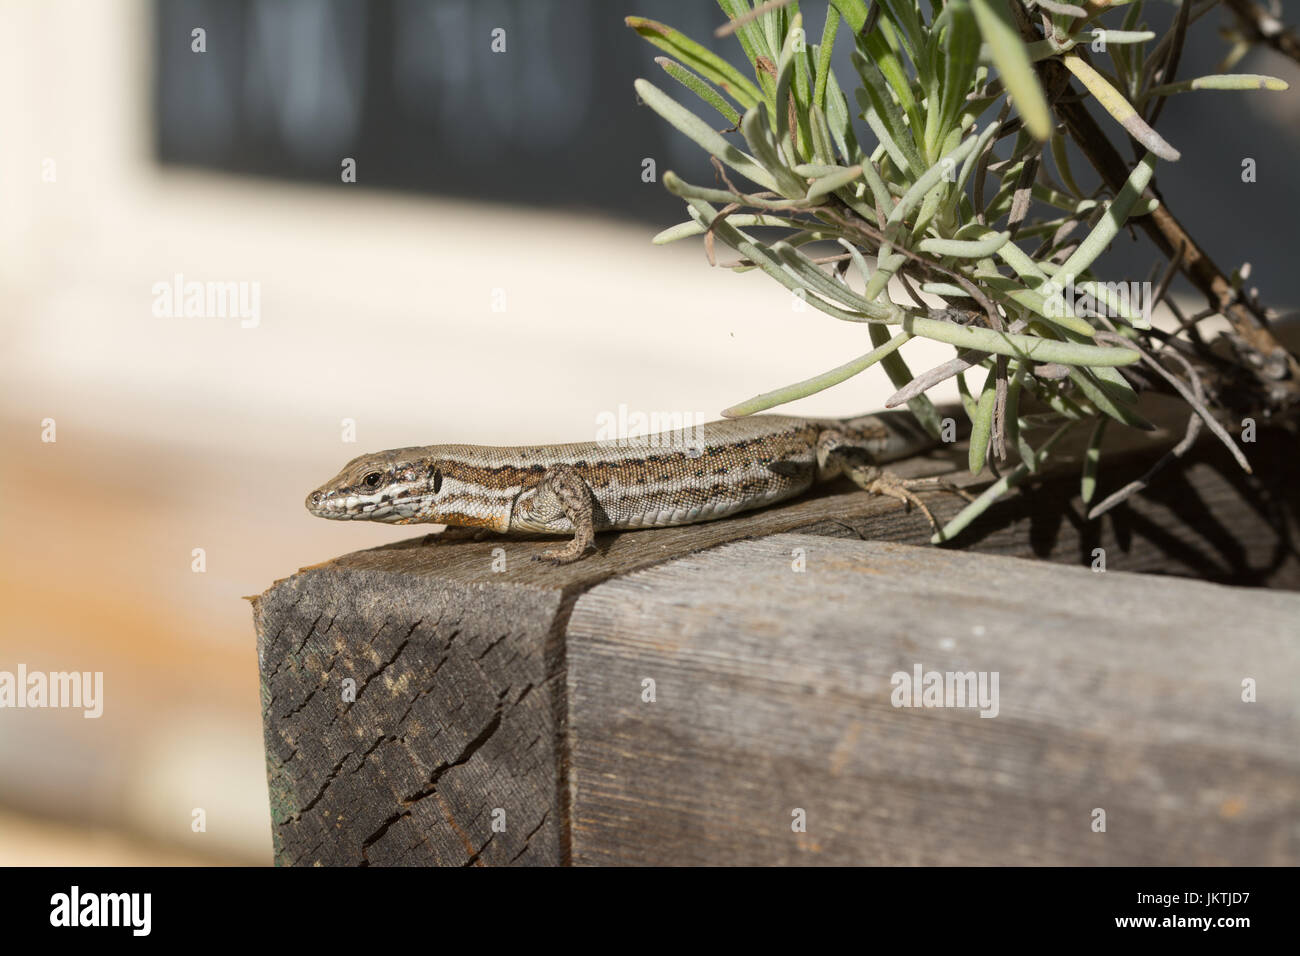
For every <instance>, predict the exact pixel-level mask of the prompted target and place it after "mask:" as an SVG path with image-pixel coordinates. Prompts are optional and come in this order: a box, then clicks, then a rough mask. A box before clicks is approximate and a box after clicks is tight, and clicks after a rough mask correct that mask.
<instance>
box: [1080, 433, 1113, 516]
mask: <svg viewBox="0 0 1300 956" xmlns="http://www.w3.org/2000/svg"><path fill="white" fill-rule="evenodd" d="M1108 421H1110V419H1109V418H1099V419H1097V425H1096V427H1095V428H1093V430H1092V437H1091V438H1089V439H1088V450H1087V451H1086V452H1084V453H1083V478H1082V479H1081V480H1080V482H1079V491H1080V493H1081V494H1082V496H1083V503H1084V504H1085V505H1086V504H1089V503H1091V501H1092V496H1093V495H1094V494H1096V493H1097V466H1098V465H1099V464H1100V463H1101V439H1102V437H1103V436H1104V435H1105V434H1106V423H1107V422H1108Z"/></svg>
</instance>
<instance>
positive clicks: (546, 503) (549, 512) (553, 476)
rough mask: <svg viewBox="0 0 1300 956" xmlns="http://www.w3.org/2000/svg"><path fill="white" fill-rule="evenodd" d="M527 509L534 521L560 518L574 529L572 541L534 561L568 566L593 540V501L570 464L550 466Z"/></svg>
mask: <svg viewBox="0 0 1300 956" xmlns="http://www.w3.org/2000/svg"><path fill="white" fill-rule="evenodd" d="M530 510H531V517H532V520H533V521H541V522H543V523H545V522H546V521H548V520H550V519H552V518H558V517H560V516H561V515H563V516H564V517H566V518H568V519H569V523H570V524H571V525H572V526H573V540H572V541H570V542H569V544H568V546H567V547H564V548H555V549H553V550H550V551H543V552H542V553H541V554H539V555H537V556H536V558H535V559H534V560H544V561H551V562H554V563H555V564H571V563H573V562H574V561H577V560H579V559H580V558H582V556H583V555H584V554H586V553H587V549H588V548H590V547H591V546H592V543H593V542H594V541H595V539H596V521H595V516H596V499H595V497H594V496H593V495H592V493H591V487H590V486H589V485H588V484H587V482H586V480H585V479H584V478H583V477H582V475H580V474H578V471H577V469H576V468H573V467H572V466H570V465H552V466H551V467H550V468H548V469H547V470H546V474H545V475H543V476H542V480H541V482H540V483H539V484H538V486H537V493H536V494H535V495H534V497H533V500H532V504H531V509H530Z"/></svg>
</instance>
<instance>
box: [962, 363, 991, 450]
mask: <svg viewBox="0 0 1300 956" xmlns="http://www.w3.org/2000/svg"><path fill="white" fill-rule="evenodd" d="M996 381H997V371H996V370H995V369H990V370H989V375H988V378H986V379H985V380H984V389H983V390H982V391H981V392H980V397H979V403H978V404H977V405H976V406H975V414H974V416H973V417H972V418H971V432H970V448H969V454H968V455H967V464H968V465H969V466H970V473H971V474H972V475H978V474H979V473H980V472H981V471H983V470H984V462H985V461H986V460H987V458H988V451H989V438H990V437H991V436H992V434H993V402H994V399H995V397H996V391H995V389H994V384H995V383H996Z"/></svg>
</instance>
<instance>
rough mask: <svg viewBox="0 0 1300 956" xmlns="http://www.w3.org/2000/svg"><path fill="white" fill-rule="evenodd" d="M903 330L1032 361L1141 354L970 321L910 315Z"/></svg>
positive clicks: (1082, 361)
mask: <svg viewBox="0 0 1300 956" xmlns="http://www.w3.org/2000/svg"><path fill="white" fill-rule="evenodd" d="M902 325H903V330H904V331H907V332H911V333H912V334H913V335H919V336H922V337H923V338H927V339H935V340H936V341H939V342H947V343H948V344H949V345H955V346H957V347H958V348H962V349H976V350H978V351H980V352H993V353H995V354H997V355H1010V356H1011V357H1013V358H1018V359H1022V360H1028V361H1032V362H1059V363H1060V364H1061V365H1132V364H1133V363H1134V362H1137V361H1139V360H1140V359H1141V358H1142V356H1141V355H1139V354H1138V353H1137V352H1134V351H1133V350H1132V349H1122V348H1111V347H1109V346H1102V345H1080V344H1078V343H1076V342H1058V341H1054V340H1052V339H1044V338H1040V337H1038V336H1035V335H1024V334H1020V333H1016V332H995V331H994V330H993V329H985V328H979V327H976V326H971V325H956V324H954V323H952V322H941V321H939V320H937V319H926V318H921V317H920V316H912V315H908V316H905V317H904V318H903V319H902Z"/></svg>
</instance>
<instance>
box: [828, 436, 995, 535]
mask: <svg viewBox="0 0 1300 956" xmlns="http://www.w3.org/2000/svg"><path fill="white" fill-rule="evenodd" d="M817 464H818V466H819V467H820V468H821V469H822V470H823V471H827V470H830V471H833V470H834V469H835V468H836V466H838V467H839V470H840V471H841V472H843V473H844V474H845V475H847V476H848V477H849V480H851V481H852V482H853V483H854V484H855V485H857V486H858V487H859V488H862V489H863V490H864V491H868V492H870V493H871V494H873V495H887V496H888V497H890V498H896V499H898V500H899V501H901V502H902V503H903V506H904V507H908V508H910V507H911V506H912V505H916V507H917V508H919V509H920V510H921V513H922V514H923V515H925V517H926V519H927V520H928V521H929V522H930V526H931V527H932V528H934V530H935V531H938V530H939V522H938V521H936V520H935V518H934V515H933V514H931V513H930V509H929V508H927V507H926V505H925V502H924V501H922V500H921V499H920V498H919V497H917V495H916V493H915V492H914V491H913V490H912V489H914V488H938V489H940V490H941V491H947V492H951V493H952V494H955V495H960V496H961V497H963V498H965V499H966V500H967V501H974V500H975V498H974V496H973V495H971V494H970V493H969V492H967V491H965V490H964V489H962V488H958V487H957V486H956V485H954V484H953V483H952V482H951V481H948V480H947V479H946V478H940V477H933V478H900V477H899V476H898V475H895V474H894V473H893V472H890V471H886V470H885V469H884V468H881V467H880V466H879V465H877V464H876V463H875V460H874V459H873V458H872V456H871V453H870V452H869V451H868V450H867V449H866V448H864V447H863V446H862V445H860V444H858V443H857V442H855V441H854V440H853V438H852V437H851V436H849V435H847V434H845V433H844V432H840V431H836V430H834V429H827V430H826V431H824V432H822V433H821V434H820V435H819V436H818V437H817Z"/></svg>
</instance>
